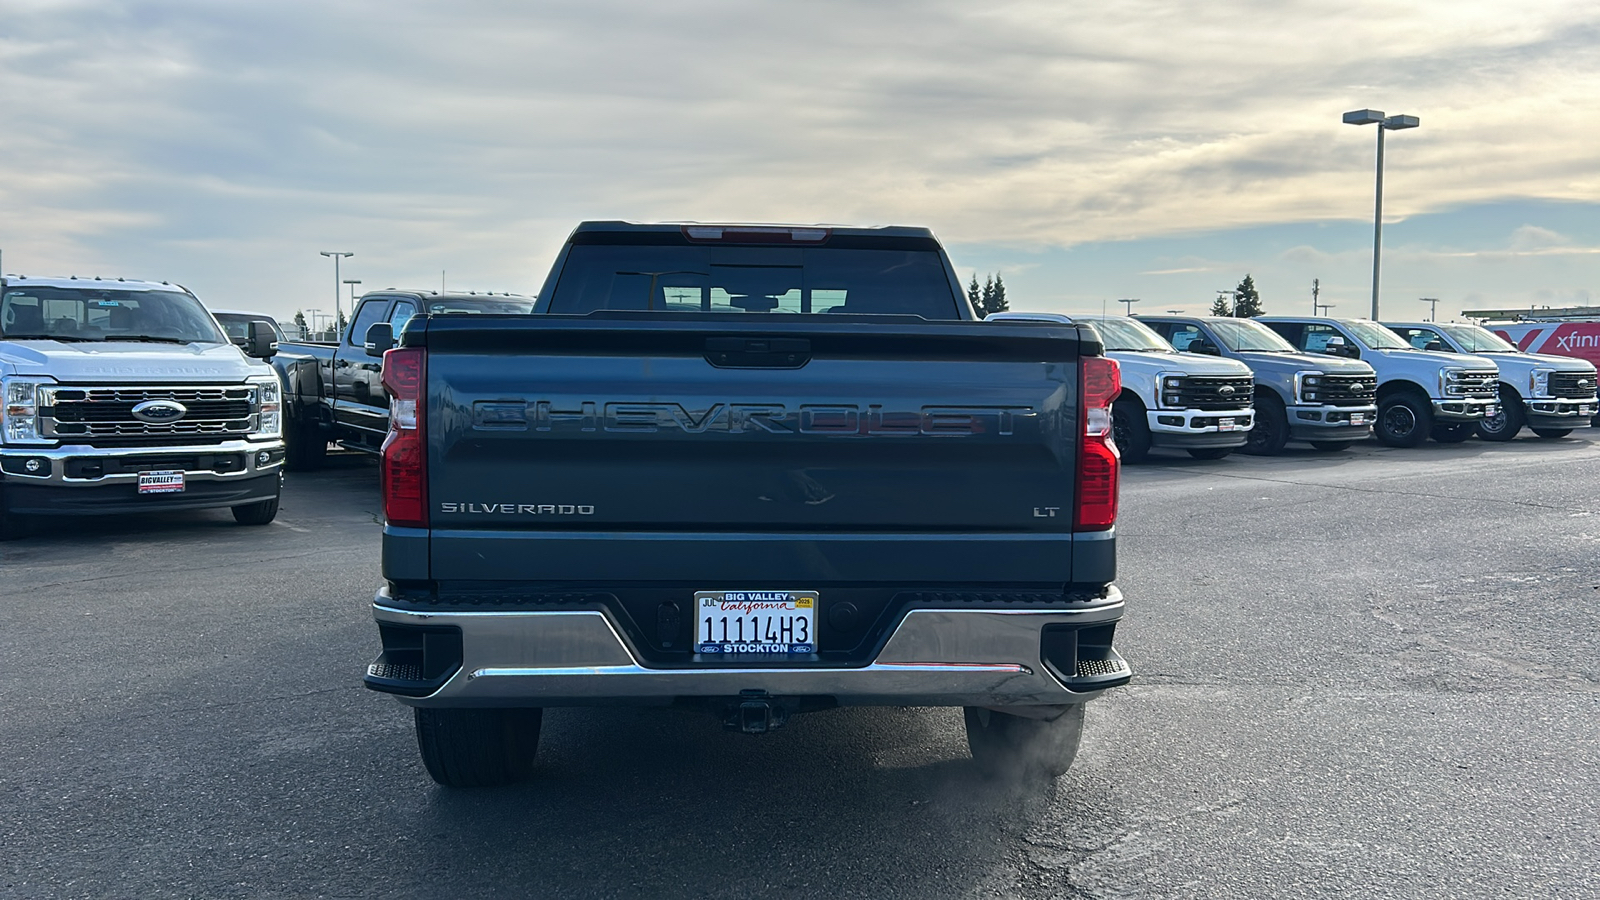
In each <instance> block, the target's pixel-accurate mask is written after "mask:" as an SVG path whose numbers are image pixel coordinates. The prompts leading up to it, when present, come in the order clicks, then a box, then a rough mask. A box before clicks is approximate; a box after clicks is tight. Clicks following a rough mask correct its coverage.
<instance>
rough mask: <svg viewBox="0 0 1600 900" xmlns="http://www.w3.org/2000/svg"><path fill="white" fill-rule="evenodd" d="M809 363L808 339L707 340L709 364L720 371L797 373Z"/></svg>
mask: <svg viewBox="0 0 1600 900" xmlns="http://www.w3.org/2000/svg"><path fill="white" fill-rule="evenodd" d="M810 361H811V341H810V340H809V339H807V338H762V337H753V338H752V337H713V338H706V362H708V363H710V364H712V365H713V366H716V367H717V368H719V369H798V368H800V367H801V366H803V365H805V364H806V363H808V362H810Z"/></svg>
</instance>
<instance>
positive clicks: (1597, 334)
mask: <svg viewBox="0 0 1600 900" xmlns="http://www.w3.org/2000/svg"><path fill="white" fill-rule="evenodd" d="M1485 327H1487V328H1488V329H1489V330H1490V331H1492V332H1494V333H1495V334H1498V335H1500V336H1501V337H1503V338H1505V339H1506V340H1508V341H1510V342H1511V343H1513V344H1516V345H1517V349H1519V350H1521V351H1523V352H1524V353H1548V354H1551V355H1552V356H1572V357H1576V358H1578V359H1586V360H1588V361H1589V362H1592V363H1594V364H1595V365H1596V366H1600V322H1518V323H1515V324H1510V325H1504V324H1502V325H1488V326H1485Z"/></svg>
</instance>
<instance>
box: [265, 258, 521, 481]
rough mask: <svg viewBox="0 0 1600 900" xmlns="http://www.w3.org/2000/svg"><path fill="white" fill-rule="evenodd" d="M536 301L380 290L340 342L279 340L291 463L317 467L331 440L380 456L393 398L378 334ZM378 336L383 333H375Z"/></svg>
mask: <svg viewBox="0 0 1600 900" xmlns="http://www.w3.org/2000/svg"><path fill="white" fill-rule="evenodd" d="M532 309H533V300H532V299H530V298H528V297H521V296H517V295H515V294H469V293H461V294H444V293H439V292H436V291H396V290H384V291H374V292H372V293H369V294H366V295H364V296H363V297H362V298H361V299H360V300H359V301H358V302H357V304H356V307H355V309H354V310H353V315H352V316H351V319H350V326H349V327H348V328H346V329H345V333H344V335H343V336H342V337H341V338H340V340H338V341H279V342H278V355H277V356H276V357H274V358H273V360H272V365H273V367H274V368H276V369H277V370H278V374H279V375H280V376H282V378H283V384H284V413H285V417H284V443H285V445H286V446H287V448H288V459H287V460H286V462H287V464H288V467H289V468H290V469H295V470H306V469H315V468H316V467H317V466H319V465H321V463H322V460H323V458H324V457H325V456H326V455H327V452H328V444H329V443H335V444H338V445H340V446H342V447H346V448H349V449H352V450H362V451H365V452H368V453H374V454H376V453H377V452H378V451H379V448H380V447H381V446H382V445H383V438H384V435H386V434H388V432H389V395H388V394H386V393H384V390H383V384H382V382H381V379H380V378H379V370H380V368H381V366H382V362H383V351H384V350H387V349H389V347H390V346H391V345H392V338H390V342H389V343H379V344H372V343H369V342H368V340H367V339H368V337H369V333H372V327H373V326H374V325H377V326H382V327H380V328H379V329H378V332H377V333H380V334H386V335H395V334H399V333H400V332H401V329H403V328H404V327H405V324H406V322H407V321H408V320H409V319H410V318H411V317H412V316H415V315H419V314H427V315H455V314H461V315H479V314H485V313H489V314H497V315H517V314H526V313H528V312H529V311H530V310H532ZM374 336H375V335H374Z"/></svg>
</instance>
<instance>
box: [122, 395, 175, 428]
mask: <svg viewBox="0 0 1600 900" xmlns="http://www.w3.org/2000/svg"><path fill="white" fill-rule="evenodd" d="M188 412H189V408H188V407H187V406H184V405H183V404H182V403H179V402H178V401H176V400H146V401H144V402H143V403H139V404H136V405H135V406H134V407H133V417H134V418H135V419H138V420H139V421H141V422H149V423H150V424H152V425H165V424H167V423H169V422H176V421H178V420H179V419H181V418H183V417H184V416H185V415H187V414H188Z"/></svg>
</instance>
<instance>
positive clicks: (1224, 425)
mask: <svg viewBox="0 0 1600 900" xmlns="http://www.w3.org/2000/svg"><path fill="white" fill-rule="evenodd" d="M1238 427H1239V426H1238V425H1236V424H1234V421H1233V420H1232V419H1218V420H1217V430H1218V431H1233V430H1235V429H1237V428H1238Z"/></svg>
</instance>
